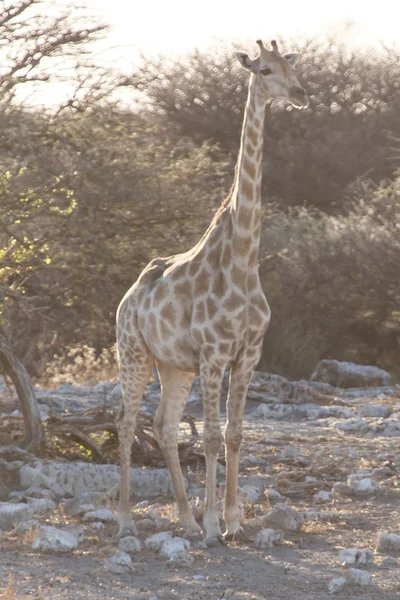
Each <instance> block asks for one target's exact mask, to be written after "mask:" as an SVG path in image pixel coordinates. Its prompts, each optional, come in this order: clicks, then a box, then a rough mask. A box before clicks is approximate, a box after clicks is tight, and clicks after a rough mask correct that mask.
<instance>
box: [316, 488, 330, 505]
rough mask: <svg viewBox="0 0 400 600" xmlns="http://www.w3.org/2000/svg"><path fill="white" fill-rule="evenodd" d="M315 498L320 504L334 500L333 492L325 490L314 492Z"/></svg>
mask: <svg viewBox="0 0 400 600" xmlns="http://www.w3.org/2000/svg"><path fill="white" fill-rule="evenodd" d="M314 500H315V502H317V503H318V504H324V503H327V502H332V492H326V491H325V490H321V491H320V492H318V494H314Z"/></svg>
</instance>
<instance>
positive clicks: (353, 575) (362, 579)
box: [345, 569, 372, 585]
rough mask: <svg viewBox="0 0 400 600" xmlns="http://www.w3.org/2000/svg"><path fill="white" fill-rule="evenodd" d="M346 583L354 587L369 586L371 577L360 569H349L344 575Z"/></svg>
mask: <svg viewBox="0 0 400 600" xmlns="http://www.w3.org/2000/svg"><path fill="white" fill-rule="evenodd" d="M345 577H346V582H347V583H350V584H356V585H371V584H372V575H371V574H370V573H367V572H366V571H361V570H360V569H349V570H348V571H347V573H346V575H345Z"/></svg>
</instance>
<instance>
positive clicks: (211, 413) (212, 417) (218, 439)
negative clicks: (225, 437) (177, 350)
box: [200, 361, 225, 543]
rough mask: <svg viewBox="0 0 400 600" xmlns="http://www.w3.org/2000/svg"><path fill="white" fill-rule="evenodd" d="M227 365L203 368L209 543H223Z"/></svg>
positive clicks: (206, 520)
mask: <svg viewBox="0 0 400 600" xmlns="http://www.w3.org/2000/svg"><path fill="white" fill-rule="evenodd" d="M224 366H225V365H219V364H217V365H216V364H215V363H212V362H211V361H207V362H206V361H204V362H203V363H202V364H201V368H200V377H201V388H202V395H203V406H204V438H203V444H204V454H205V458H206V502H205V512H204V518H203V524H204V528H205V531H206V542H207V541H211V540H215V539H217V540H219V541H221V542H222V543H223V537H222V533H221V529H220V526H219V515H218V508H217V457H218V452H219V450H220V448H221V444H222V434H221V426H220V422H219V417H220V408H219V405H220V394H221V384H222V378H223V374H224Z"/></svg>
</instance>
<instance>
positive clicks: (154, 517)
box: [144, 508, 161, 521]
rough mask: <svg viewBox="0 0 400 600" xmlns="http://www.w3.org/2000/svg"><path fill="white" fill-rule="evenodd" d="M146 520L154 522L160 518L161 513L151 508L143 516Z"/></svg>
mask: <svg viewBox="0 0 400 600" xmlns="http://www.w3.org/2000/svg"><path fill="white" fill-rule="evenodd" d="M144 516H145V517H146V518H147V519H152V521H156V520H157V519H159V518H160V517H161V513H160V511H159V510H158V509H157V508H152V509H151V510H149V511H148V512H147V513H146V514H145V515H144Z"/></svg>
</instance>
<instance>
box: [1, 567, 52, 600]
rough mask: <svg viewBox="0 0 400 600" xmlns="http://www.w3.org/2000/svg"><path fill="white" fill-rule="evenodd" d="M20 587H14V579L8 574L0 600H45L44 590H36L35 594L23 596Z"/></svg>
mask: <svg viewBox="0 0 400 600" xmlns="http://www.w3.org/2000/svg"><path fill="white" fill-rule="evenodd" d="M21 588H22V586H19V587H18V586H17V587H15V585H14V577H13V575H12V574H11V573H10V574H9V576H8V584H7V587H6V588H5V589H4V590H3V591H2V592H0V600H28V599H29V600H33V599H35V600H46V595H45V590H42V589H38V590H37V592H36V593H35V594H34V595H32V594H24V593H23V592H22V589H21Z"/></svg>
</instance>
